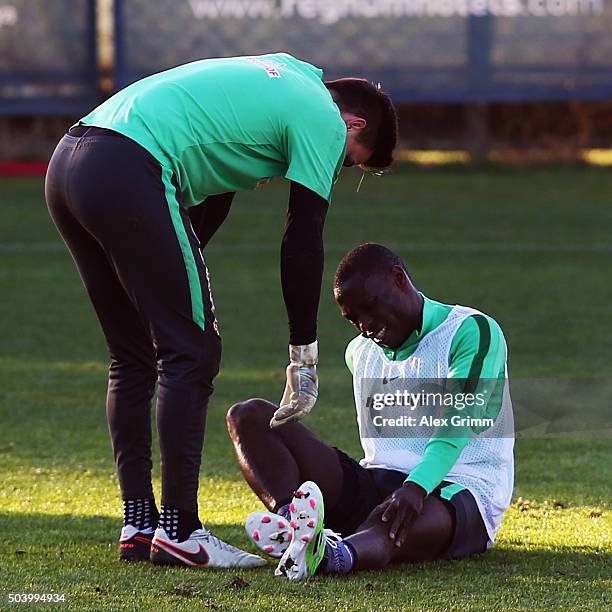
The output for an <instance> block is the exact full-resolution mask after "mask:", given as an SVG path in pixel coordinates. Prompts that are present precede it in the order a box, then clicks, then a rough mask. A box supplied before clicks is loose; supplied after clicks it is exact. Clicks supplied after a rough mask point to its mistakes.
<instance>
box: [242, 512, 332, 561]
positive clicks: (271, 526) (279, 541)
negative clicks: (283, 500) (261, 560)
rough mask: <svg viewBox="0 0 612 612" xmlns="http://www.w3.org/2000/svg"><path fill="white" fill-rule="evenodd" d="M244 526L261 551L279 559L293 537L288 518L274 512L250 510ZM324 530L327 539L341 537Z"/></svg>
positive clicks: (250, 538)
mask: <svg viewBox="0 0 612 612" xmlns="http://www.w3.org/2000/svg"><path fill="white" fill-rule="evenodd" d="M244 528H245V531H246V534H247V536H248V538H249V540H251V542H253V544H255V546H257V548H259V550H261V552H263V553H266V555H268V556H270V557H272V558H274V559H280V558H281V557H282V556H283V554H284V552H285V551H286V550H287V548H289V543H290V542H291V540H292V539H293V528H292V527H291V525H290V523H289V519H286V518H285V517H284V516H281V515H280V514H274V512H268V511H261V510H257V511H256V512H251V514H249V516H248V517H247V520H246V523H245V526H244ZM324 532H325V537H326V539H327V540H332V541H337V540H340V539H341V538H340V536H339V535H338V534H337V533H335V532H334V531H332V530H331V529H325V530H324Z"/></svg>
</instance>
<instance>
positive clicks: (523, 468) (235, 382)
mask: <svg viewBox="0 0 612 612" xmlns="http://www.w3.org/2000/svg"><path fill="white" fill-rule="evenodd" d="M357 181H358V176H357V175H356V174H353V173H347V174H346V176H345V177H344V178H343V180H342V181H341V183H340V184H339V186H338V189H337V192H336V198H335V202H334V204H333V207H332V209H331V210H330V214H329V217H328V223H327V227H326V244H327V247H328V249H327V258H326V274H325V282H324V287H323V297H322V300H321V307H320V325H319V330H320V331H319V342H320V352H321V365H320V385H321V388H320V399H319V402H318V404H317V406H316V408H315V411H314V412H313V413H312V415H311V416H310V417H309V418H308V421H307V423H308V424H309V425H310V426H312V427H313V428H314V429H315V430H316V431H317V432H318V433H319V434H320V435H321V436H322V437H324V438H325V439H327V440H329V441H330V442H332V443H333V444H335V445H338V446H340V447H343V448H344V449H345V450H347V451H348V452H350V453H351V454H353V456H357V457H359V456H360V455H359V452H360V447H359V440H358V436H357V430H356V426H355V422H354V408H353V406H352V395H351V383H350V379H349V375H348V372H347V371H346V370H345V367H344V363H343V349H344V346H345V344H346V342H347V341H348V340H349V339H350V338H351V337H352V335H353V332H352V329H351V328H350V326H349V325H348V324H346V323H345V322H344V321H342V320H341V318H340V316H339V313H338V312H337V310H336V307H335V305H334V303H333V299H332V296H331V289H330V283H331V276H332V274H333V271H334V269H335V265H336V264H337V262H338V261H339V259H340V258H341V256H342V255H343V254H344V253H345V252H346V251H347V250H348V249H349V248H351V247H353V246H355V245H357V244H359V243H362V242H365V241H377V242H381V243H383V244H386V245H388V246H391V247H392V248H395V249H397V250H398V251H399V253H400V254H401V255H402V256H403V257H404V259H405V261H406V262H407V264H408V266H409V268H410V269H411V271H412V273H413V276H414V277H415V281H416V283H417V285H418V286H419V288H420V289H421V290H423V291H424V292H425V293H426V294H428V295H430V296H431V297H434V298H436V299H439V300H442V301H448V302H452V303H455V302H456V303H463V304H468V305H471V306H474V307H477V308H480V309H482V310H484V311H485V312H487V313H489V314H491V315H493V316H494V317H495V318H496V319H497V320H498V321H499V322H500V323H501V325H502V327H503V329H504V330H505V333H506V336H507V340H508V345H509V351H510V353H509V354H510V358H509V367H510V373H511V376H514V377H526V376H540V377H598V378H605V377H610V362H611V357H612V317H611V316H610V304H611V303H612V283H611V282H610V279H611V278H612V246H611V243H610V231H611V229H612V207H611V206H610V201H611V198H612V172H610V170H605V169H600V170H596V169H588V168H545V169H542V168H539V169H537V168H534V169H522V170H521V169H508V168H495V167H491V168H481V169H478V168H472V169H470V168H459V169H437V170H423V169H411V168H409V167H403V168H399V169H398V170H397V171H396V172H395V173H394V174H393V175H392V176H389V177H384V178H380V179H376V178H368V179H366V181H365V183H364V186H363V187H362V190H361V192H360V193H359V194H358V195H357V194H355V193H354V190H355V186H356V184H357ZM285 207H286V186H285V185H283V183H282V182H279V184H273V185H271V186H270V187H269V188H267V189H266V190H264V191H262V192H258V193H256V194H243V195H241V196H239V197H238V198H237V201H236V204H235V207H234V210H233V211H232V214H231V215H230V218H229V220H228V222H227V223H226V225H225V226H224V227H223V228H222V229H221V230H220V233H219V235H218V236H216V237H215V239H214V240H213V243H212V244H211V246H210V249H209V252H208V253H207V259H208V263H209V267H210V270H211V275H212V283H213V291H214V295H215V300H216V303H217V312H218V315H219V319H220V324H221V331H222V334H223V337H224V357H223V366H222V373H221V375H220V376H219V378H218V379H217V385H216V393H215V395H214V398H213V401H212V404H211V406H210V409H209V416H208V430H207V438H206V445H205V456H204V464H203V469H202V474H201V489H200V508H201V516H202V518H203V519H204V520H205V523H206V525H207V526H208V527H210V528H212V529H213V530H214V532H215V533H216V534H217V535H219V536H221V537H223V538H225V539H227V540H228V541H230V542H231V543H233V544H236V545H238V546H246V539H245V536H244V532H243V528H242V525H243V521H244V518H245V516H246V515H247V513H248V512H250V511H251V510H254V509H256V508H258V501H257V500H256V498H255V497H254V496H253V495H252V494H251V493H250V491H249V489H248V488H247V486H246V485H245V484H244V483H243V482H242V480H241V477H240V474H239V471H238V469H237V466H236V464H235V461H234V459H233V455H232V451H231V448H230V444H229V439H228V437H227V434H226V432H225V429H224V414H225V411H226V410H227V408H228V407H229V406H230V405H231V404H232V403H234V402H236V401H238V400H241V399H244V398H247V397H250V396H262V397H266V398H269V399H272V400H277V399H278V397H279V396H280V394H281V391H282V386H283V376H282V373H283V368H284V367H285V365H286V363H285V359H286V341H287V332H286V317H285V314H284V310H283V304H282V300H281V295H280V288H279V279H278V245H279V241H280V236H281V233H282V223H283V218H284V210H285ZM0 295H1V302H0V303H1V312H0V380H1V385H0V482H1V484H0V533H1V535H0V577H1V580H0V582H1V586H0V589H2V592H1V593H0V608H3V607H6V606H7V605H8V604H7V601H8V593H14V592H38V593H48V592H56V593H66V595H67V603H66V604H64V605H63V606H62V607H64V608H67V609H79V610H83V609H88V610H93V609H100V610H111V609H113V610H114V609H144V608H149V607H150V608H153V607H154V608H155V609H160V610H166V609H167V610H171V609H181V610H196V609H212V610H238V609H243V610H283V611H285V610H290V611H291V612H293V611H294V610H308V611H310V612H312V611H313V610H334V611H340V610H401V609H406V610H437V609H444V610H467V609H469V610H481V609H487V610H507V609H555V610H557V609H572V610H583V609H584V610H589V609H590V610H604V609H611V608H612V595H611V590H612V589H611V587H612V580H611V576H610V573H611V568H612V515H611V507H610V506H611V492H612V453H611V438H610V437H609V436H589V437H582V438H578V437H571V436H549V437H542V438H523V439H519V440H518V441H517V445H516V487H515V495H514V501H513V504H512V507H511V508H510V510H509V511H508V513H507V515H506V517H505V521H504V525H503V527H502V530H501V532H500V534H499V538H498V543H497V546H496V547H495V548H494V549H492V550H491V551H489V552H488V553H486V554H485V555H482V556H480V557H477V558H473V559H470V560H464V561H459V562H435V563H431V564H426V565H425V564H424V565H417V566H398V567H396V568H393V569H390V570H388V571H385V572H378V573H373V572H370V573H364V574H360V575H352V576H350V577H348V578H346V579H325V578H316V579H314V580H312V581H310V582H309V583H305V584H289V583H288V582H286V581H284V580H281V579H278V578H274V576H273V565H270V566H269V567H268V568H264V569H261V570H256V571H252V572H235V571H203V572H200V573H198V572H197V571H186V570H179V569H163V568H162V569H160V568H155V567H152V566H150V565H149V564H141V565H137V566H126V565H123V564H121V563H119V562H118V561H117V559H116V547H117V542H116V541H117V537H118V533H119V530H120V527H121V519H120V499H119V494H118V487H117V480H116V477H115V474H114V465H113V461H112V455H111V449H110V443H109V440H108V434H107V429H106V423H105V416H104V398H105V384H106V383H105V379H106V369H107V356H106V351H105V346H104V343H103V340H102V336H101V333H100V332H99V330H98V326H97V322H96V320H95V319H94V315H93V311H92V310H91V308H90V306H89V303H88V302H87V300H86V297H85V294H84V291H83V288H82V286H81V283H80V280H79V278H78V276H77V273H76V270H75V268H74V265H73V263H72V260H71V259H70V257H69V255H68V254H67V252H66V251H65V249H64V247H63V244H62V243H61V241H60V240H59V238H58V236H57V234H56V232H55V229H54V228H53V226H52V224H51V222H50V221H49V218H48V216H47V212H46V208H45V205H44V199H43V195H42V181H40V180H1V181H0ZM576 408H577V410H580V409H581V406H577V407H576ZM155 475H156V477H157V476H158V471H157V469H156V470H155ZM155 486H156V487H157V490H159V481H158V480H157V479H156V483H155ZM239 578H241V579H239Z"/></svg>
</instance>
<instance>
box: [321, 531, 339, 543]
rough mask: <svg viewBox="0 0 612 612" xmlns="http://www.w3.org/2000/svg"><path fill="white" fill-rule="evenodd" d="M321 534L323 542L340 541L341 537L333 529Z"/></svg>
mask: <svg viewBox="0 0 612 612" xmlns="http://www.w3.org/2000/svg"><path fill="white" fill-rule="evenodd" d="M323 533H324V534H325V541H326V542H327V541H328V540H331V541H332V542H339V541H340V540H341V539H342V536H341V535H340V534H339V533H338V532H337V531H334V530H333V529H324V530H323Z"/></svg>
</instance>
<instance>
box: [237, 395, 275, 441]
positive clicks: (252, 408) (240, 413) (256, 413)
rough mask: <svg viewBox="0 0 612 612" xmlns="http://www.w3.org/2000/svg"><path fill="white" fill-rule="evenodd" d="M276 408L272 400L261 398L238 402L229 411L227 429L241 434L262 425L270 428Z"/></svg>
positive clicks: (259, 427)
mask: <svg viewBox="0 0 612 612" xmlns="http://www.w3.org/2000/svg"><path fill="white" fill-rule="evenodd" d="M276 408H277V407H276V406H275V405H274V404H272V403H271V402H269V401H267V400H264V399H259V398H252V399H248V400H245V401H244V402H238V403H237V404H234V405H233V406H232V407H231V408H230V409H229V410H228V411H227V415H226V422H227V429H228V431H229V432H230V434H237V435H240V434H241V433H242V432H244V431H249V432H252V431H254V430H258V429H261V428H262V427H265V428H269V423H270V419H271V418H272V415H273V414H274V411H275V410H276Z"/></svg>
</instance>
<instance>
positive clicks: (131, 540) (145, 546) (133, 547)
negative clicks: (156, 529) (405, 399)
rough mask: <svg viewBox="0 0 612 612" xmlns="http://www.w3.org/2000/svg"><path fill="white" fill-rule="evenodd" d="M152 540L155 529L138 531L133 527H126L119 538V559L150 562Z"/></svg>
mask: <svg viewBox="0 0 612 612" xmlns="http://www.w3.org/2000/svg"><path fill="white" fill-rule="evenodd" d="M152 539H153V529H151V528H149V529H145V530H144V531H138V529H136V527H134V526H132V525H125V526H124V527H123V529H122V530H121V536H120V537H119V558H120V559H122V560H123V561H148V560H149V557H150V555H151V540H152Z"/></svg>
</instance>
